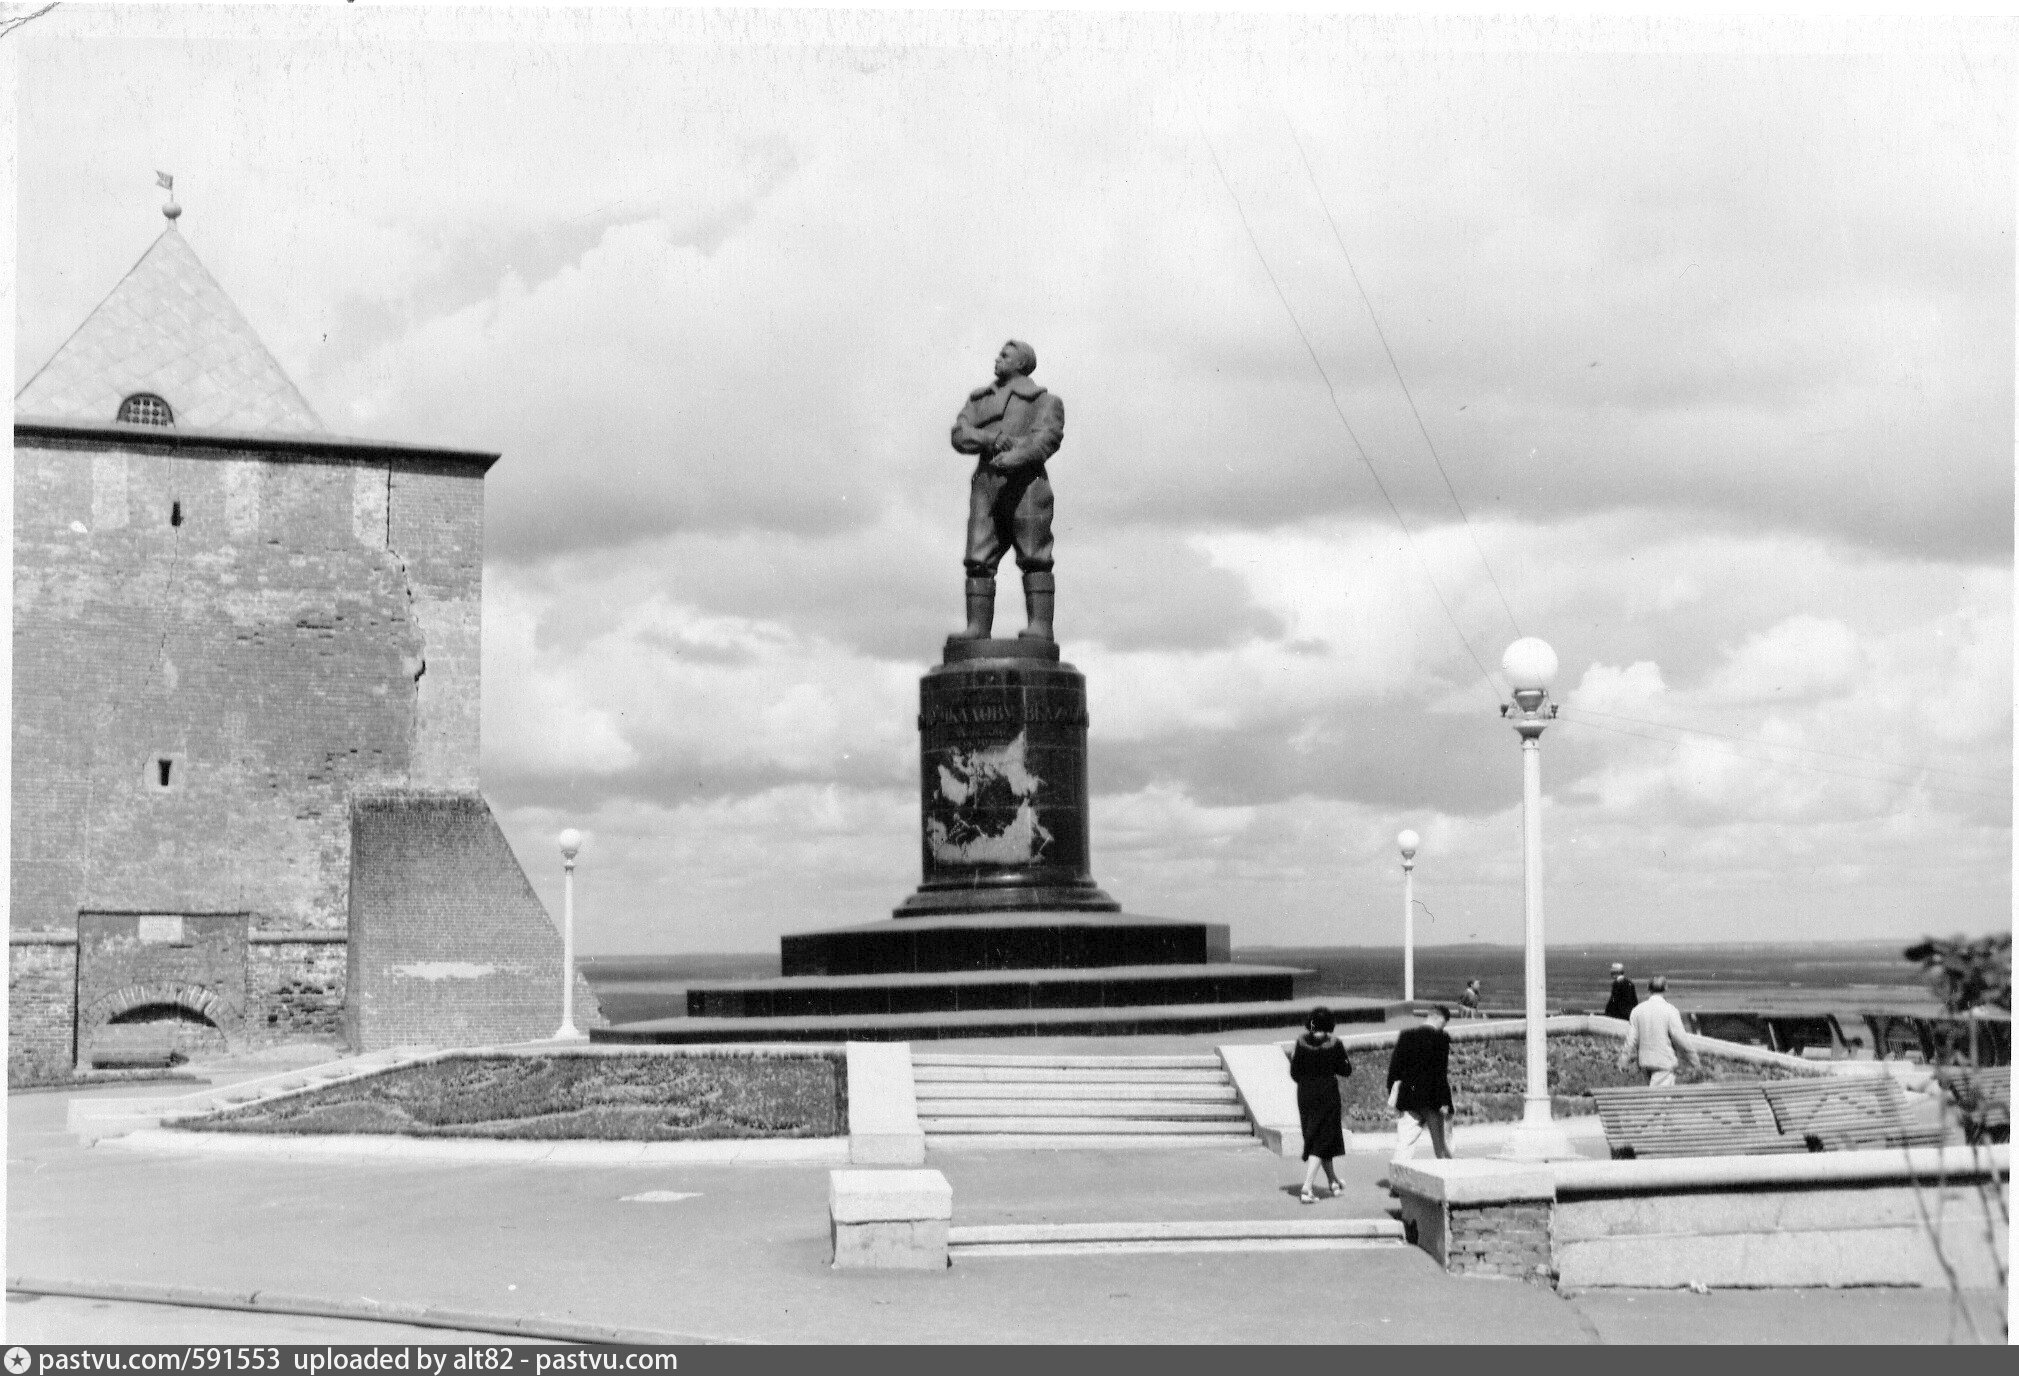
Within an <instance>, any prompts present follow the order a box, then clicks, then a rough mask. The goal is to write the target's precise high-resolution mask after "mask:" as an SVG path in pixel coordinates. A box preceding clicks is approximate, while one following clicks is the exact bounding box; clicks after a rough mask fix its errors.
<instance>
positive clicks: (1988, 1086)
mask: <svg viewBox="0 0 2019 1376" xmlns="http://www.w3.org/2000/svg"><path fill="white" fill-rule="evenodd" d="M1935 1075H1936V1078H1938V1079H1939V1080H1941V1082H1942V1088H1943V1089H1944V1090H1946V1091H1947V1092H1948V1096H1949V1100H1950V1102H1952V1103H1954V1104H1955V1105H1956V1111H1957V1113H1958V1114H1959V1115H1960V1116H1961V1117H1962V1119H1963V1136H1964V1138H1965V1140H1966V1141H1970V1142H2008V1141H2010V1140H2011V1138H2012V1067H2011V1066H2009V1065H2000V1066H1979V1067H1970V1066H1945V1067H1943V1068H1942V1069H1940V1070H1938V1071H1936V1072H1935Z"/></svg>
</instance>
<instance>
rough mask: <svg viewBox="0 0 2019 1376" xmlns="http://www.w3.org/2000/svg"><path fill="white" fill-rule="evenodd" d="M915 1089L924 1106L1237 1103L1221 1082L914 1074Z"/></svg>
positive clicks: (1231, 1091)
mask: <svg viewBox="0 0 2019 1376" xmlns="http://www.w3.org/2000/svg"><path fill="white" fill-rule="evenodd" d="M912 1088H913V1090H914V1091H915V1093H916V1094H917V1097H918V1102H919V1104H920V1106H921V1107H923V1106H924V1105H926V1104H931V1105H933V1106H934V1107H935V1108H938V1107H939V1106H941V1105H944V1104H959V1103H965V1102H967V1101H969V1100H972V1099H1141V1100H1144V1101H1146V1102H1151V1103H1175V1102H1183V1103H1201V1104H1205V1103H1234V1102H1236V1101H1237V1100H1238V1098H1239V1096H1238V1095H1236V1094H1235V1092H1234V1087H1233V1086H1232V1085H1231V1084H1228V1083H1227V1082H1226V1081H1224V1080H1222V1081H1220V1082H1219V1083H1217V1084H1215V1083H1208V1082H1203V1081H1202V1082H1200V1083H1197V1084H1170V1083H1167V1082H1165V1081H1163V1080H1157V1081H1151V1082H1137V1081H1130V1080H1108V1081H1096V1082H1093V1083H1086V1082H1083V1081H1078V1080H1068V1081H1060V1080H1035V1081H1015V1080H1008V1081H1005V1080H921V1079H919V1078H918V1077H917V1072H916V1070H914V1071H913V1077H912Z"/></svg>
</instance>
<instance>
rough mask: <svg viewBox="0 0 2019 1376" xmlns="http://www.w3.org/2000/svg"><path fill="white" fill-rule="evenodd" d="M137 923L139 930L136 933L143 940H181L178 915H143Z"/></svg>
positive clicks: (179, 917)
mask: <svg viewBox="0 0 2019 1376" xmlns="http://www.w3.org/2000/svg"><path fill="white" fill-rule="evenodd" d="M138 925H139V928H140V930H139V931H138V932H137V933H136V935H138V936H139V938H140V939H141V940H142V941H143V942H149V943H152V942H164V941H180V940H182V918H181V916H180V915H176V916H172V917H143V918H141V919H140V922H139V924H138Z"/></svg>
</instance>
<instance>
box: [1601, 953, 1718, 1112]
mask: <svg viewBox="0 0 2019 1376" xmlns="http://www.w3.org/2000/svg"><path fill="white" fill-rule="evenodd" d="M1667 990H1668V979H1667V977H1665V976H1663V975H1656V976H1655V977H1654V978H1653V979H1651V980H1649V981H1648V982H1647V998H1646V999H1645V1000H1644V1001H1642V1003H1641V1004H1640V1006H1639V1007H1637V1008H1635V1009H1634V1010H1633V1016H1632V1017H1630V1018H1628V1019H1627V1023H1626V1044H1625V1045H1623V1046H1621V1047H1620V1049H1619V1068H1620V1069H1621V1070H1624V1069H1626V1068H1627V1067H1628V1066H1629V1065H1633V1064H1635V1063H1638V1064H1639V1066H1640V1068H1641V1073H1642V1074H1644V1075H1646V1076H1647V1082H1648V1083H1649V1084H1650V1085H1657V1086H1662V1085H1672V1084H1674V1083H1675V1067H1676V1057H1677V1056H1678V1055H1681V1056H1682V1058H1683V1059H1685V1060H1687V1061H1688V1062H1689V1063H1690V1068H1691V1069H1693V1070H1701V1069H1702V1068H1703V1061H1702V1060H1701V1059H1700V1058H1699V1057H1698V1056H1697V1053H1696V1048H1695V1047H1693V1046H1691V1045H1690V1044H1689V1034H1688V1033H1687V1032H1685V1031H1684V1030H1683V1020H1682V1014H1680V1013H1678V1012H1676V1011H1675V1006H1674V1005H1673V1004H1671V1003H1670V1002H1669V1001H1668V999H1667V998H1666V997H1664V995H1665V993H1666V992H1667Z"/></svg>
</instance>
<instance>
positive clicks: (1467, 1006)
mask: <svg viewBox="0 0 2019 1376" xmlns="http://www.w3.org/2000/svg"><path fill="white" fill-rule="evenodd" d="M1458 1006H1459V1007H1460V1008H1463V1009H1464V1010H1465V1016H1466V1017H1468V1018H1477V1017H1480V1016H1482V1015H1481V1013H1480V1011H1479V981H1478V980H1476V979H1473V980H1467V981H1466V982H1465V992H1464V993H1462V994H1460V995H1459V996H1458Z"/></svg>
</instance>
